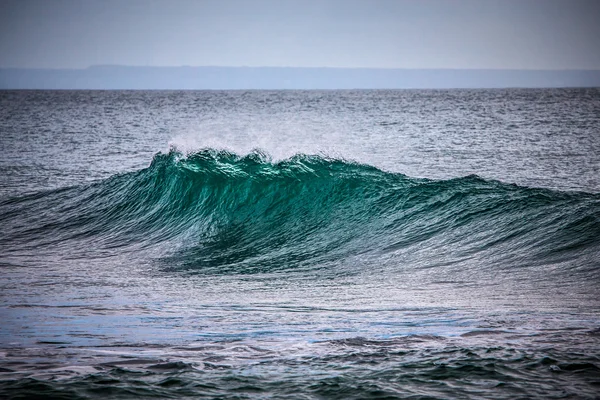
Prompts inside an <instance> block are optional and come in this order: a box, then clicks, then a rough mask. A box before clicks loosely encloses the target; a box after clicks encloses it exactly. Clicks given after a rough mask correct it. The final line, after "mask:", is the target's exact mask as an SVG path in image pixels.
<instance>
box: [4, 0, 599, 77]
mask: <svg viewBox="0 0 600 400" xmlns="http://www.w3.org/2000/svg"><path fill="white" fill-rule="evenodd" d="M96 64H119V65H152V66H179V65H226V66H242V65H246V66H296V67H313V66H314V67H322V66H328V67H382V68H526V69H569V68H573V69H600V0H587V1H584V0H0V67H28V68H84V67H87V66H90V65H96Z"/></svg>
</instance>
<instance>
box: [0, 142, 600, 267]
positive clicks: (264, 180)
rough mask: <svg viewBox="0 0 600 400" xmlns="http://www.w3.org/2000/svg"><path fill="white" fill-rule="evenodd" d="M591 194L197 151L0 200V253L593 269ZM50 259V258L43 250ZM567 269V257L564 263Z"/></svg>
mask: <svg viewBox="0 0 600 400" xmlns="http://www.w3.org/2000/svg"><path fill="white" fill-rule="evenodd" d="M599 220H600V196H599V195H595V194H587V193H575V192H569V193H566V192H557V191H552V190H546V189H535V188H524V187H518V186H515V185H510V184H504V183H501V182H497V181H486V180H484V179H481V178H479V177H477V176H467V177H463V178H456V179H451V180H446V181H437V180H427V179H415V178H410V177H407V176H405V175H402V174H395V173H389V172H385V171H381V170H379V169H377V168H375V167H372V166H368V165H362V164H357V163H353V162H348V161H345V160H339V159H330V158H327V157H322V156H309V155H296V156H294V157H292V158H289V159H287V160H283V161H278V162H273V161H272V160H271V158H270V157H269V156H268V154H266V153H263V152H260V151H254V152H252V153H250V154H247V155H245V156H241V155H237V154H235V153H231V152H227V151H218V150H215V149H204V150H201V151H198V152H196V153H191V154H188V155H183V154H182V153H180V152H177V151H175V150H172V151H170V152H168V153H159V154H157V155H156V156H155V157H154V159H153V160H152V163H151V165H150V166H149V167H148V168H145V169H143V170H140V171H137V172H132V173H127V174H122V175H117V176H113V177H112V178H109V179H107V180H103V181H99V182H96V183H94V184H89V185H83V186H76V187H70V188H63V189H59V190H54V191H49V192H41V193H37V194H34V195H29V196H23V197H19V198H11V199H7V200H4V201H3V202H2V203H0V224H1V225H2V228H0V229H1V231H0V233H1V235H0V236H1V237H2V238H0V246H2V248H4V249H5V253H7V254H17V255H18V254H24V253H27V252H28V251H32V250H33V249H38V250H39V249H48V250H49V249H51V248H52V249H54V250H56V249H57V248H58V249H62V250H65V249H69V251H70V252H73V251H75V252H76V251H80V250H75V249H82V246H75V245H74V242H80V241H84V242H85V243H86V246H84V248H85V250H81V251H90V252H92V253H93V252H94V251H95V252H100V253H106V252H110V251H114V249H116V248H121V249H126V248H129V247H132V246H133V247H135V248H140V247H144V248H146V247H152V246H159V245H164V244H165V243H169V244H171V246H167V247H169V248H171V251H169V252H167V253H166V254H165V255H163V257H162V261H163V262H164V263H166V264H165V265H167V264H168V265H170V267H171V268H175V269H182V268H183V269H187V270H191V271H197V272H203V273H226V272H235V273H248V272H261V271H274V270H280V269H304V268H309V269H310V268H325V267H328V266H331V265H334V264H339V263H340V262H341V261H343V260H349V259H356V258H357V257H358V258H361V259H362V260H363V261H365V260H368V259H373V260H380V261H381V260H394V262H395V263H396V264H398V262H399V260H400V261H403V262H406V263H407V264H409V265H419V266H423V267H425V266H429V267H431V266H435V265H438V264H439V265H441V264H442V263H460V262H464V261H465V260H485V264H487V265H492V264H495V265H498V266H499V267H508V266H515V265H539V264H551V263H560V262H564V261H571V265H572V268H584V269H585V268H587V269H588V270H590V271H591V270H592V269H593V270H595V268H593V267H595V266H596V265H597V264H596V262H595V261H594V260H595V259H597V257H596V256H597V255H598V252H599V247H600V246H599V244H600V239H599V238H600V223H599V222H600V221H599ZM49 251H50V250H49ZM572 261H575V262H574V263H573V262H572Z"/></svg>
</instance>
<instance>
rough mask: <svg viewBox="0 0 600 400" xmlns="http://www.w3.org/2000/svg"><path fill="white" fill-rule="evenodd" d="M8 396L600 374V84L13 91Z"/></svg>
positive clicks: (0, 316)
mask: <svg viewBox="0 0 600 400" xmlns="http://www.w3.org/2000/svg"><path fill="white" fill-rule="evenodd" d="M0 274H1V275H0V398H7V399H20V398H22V399H26V398H27V399H29V398H57V399H61V398H62V399H79V398H82V399H87V398H98V399H106V398H123V399H129V398H143V399H148V398H219V399H246V398H251V399H261V398H263V399H267V398H269V399H270V398H281V399H284V398H285V399H288V398H289V399H296V398H297V399H329V398H331V399H370V398H410V399H448V398H460V399H516V398H541V399H564V398H582V399H597V398H600V89H551V90H550V89H548V90H546V89H539V90H527V89H510V90H508V89H507V90H439V91H436V90H426V91H424V90H403V91H198V92H194V91H146V92H145V91H0Z"/></svg>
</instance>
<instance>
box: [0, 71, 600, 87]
mask: <svg viewBox="0 0 600 400" xmlns="http://www.w3.org/2000/svg"><path fill="white" fill-rule="evenodd" d="M508 87H530V88H541V87H600V70H493V69H472V70H471V69H374V68H285V67H135V66H112V65H106V66H92V67H89V68H86V69H18V68H0V89H107V90H108V89H149V90H151V89H188V90H202V89H448V88H508Z"/></svg>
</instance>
